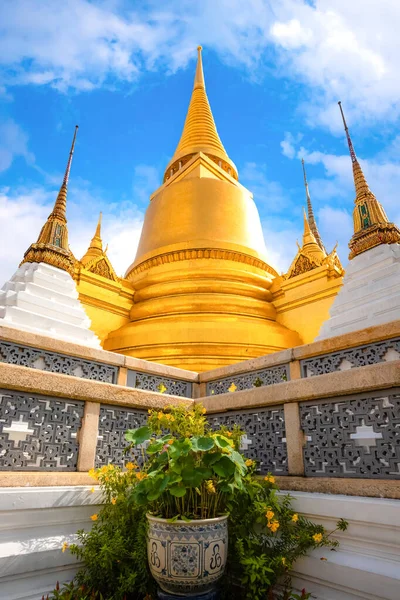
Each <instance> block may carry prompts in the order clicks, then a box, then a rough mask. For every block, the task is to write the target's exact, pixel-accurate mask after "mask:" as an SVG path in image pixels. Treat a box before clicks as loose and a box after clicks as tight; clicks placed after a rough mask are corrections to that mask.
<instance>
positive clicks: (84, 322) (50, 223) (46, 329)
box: [0, 126, 100, 348]
mask: <svg viewBox="0 0 400 600" xmlns="http://www.w3.org/2000/svg"><path fill="white" fill-rule="evenodd" d="M77 130H78V126H76V127H75V132H74V137H73V140H72V145H71V150H70V153H69V158H68V163H67V168H66V170H65V175H64V179H63V182H62V185H61V188H60V191H59V192H58V195H57V199H56V202H55V204H54V208H53V210H52V212H51V213H50V215H49V217H48V219H47V221H46V223H45V224H44V225H43V227H42V229H41V231H40V234H39V237H38V240H37V242H35V243H33V244H31V245H30V246H29V248H28V250H27V251H26V252H25V254H24V258H23V260H22V262H21V264H20V266H19V269H18V270H17V271H16V273H15V274H14V275H13V276H12V278H11V279H10V280H9V281H7V282H6V283H5V284H4V286H3V288H2V289H1V290H0V324H1V325H4V326H8V327H14V328H16V329H22V330H24V331H30V332H33V333H40V334H43V335H49V336H52V337H54V338H58V339H61V340H64V341H68V342H73V343H76V344H83V345H86V346H92V347H95V348H100V342H99V340H98V338H97V336H96V335H95V334H94V333H93V331H91V330H90V326H91V322H90V319H89V318H88V317H87V315H86V313H85V311H84V309H83V307H82V305H81V304H80V302H79V299H78V292H77V290H76V287H75V282H74V280H73V278H72V276H73V275H74V271H75V264H76V260H75V258H74V256H73V254H72V252H71V251H70V249H69V246H68V229H67V217H66V208H67V189H68V180H69V174H70V170H71V163H72V156H73V153H74V148H75V140H76V132H77Z"/></svg>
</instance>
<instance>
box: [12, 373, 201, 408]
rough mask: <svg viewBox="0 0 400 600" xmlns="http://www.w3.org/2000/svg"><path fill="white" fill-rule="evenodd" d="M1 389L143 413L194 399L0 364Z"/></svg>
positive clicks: (186, 402)
mask: <svg viewBox="0 0 400 600" xmlns="http://www.w3.org/2000/svg"><path fill="white" fill-rule="evenodd" d="M0 388H5V389H8V390H15V391H17V392H28V393H32V394H40V395H45V396H52V397H56V398H71V399H75V400H83V401H88V402H97V403H102V404H113V405H117V406H125V407H130V408H138V409H143V410H147V409H149V408H160V409H162V408H164V407H166V406H168V405H170V404H174V405H184V406H190V405H191V404H193V400H192V399H190V398H181V397H178V396H171V395H168V394H161V393H159V392H151V391H149V390H141V389H138V388H129V387H125V386H121V385H116V384H113V383H105V382H102V381H93V380H90V379H83V378H80V377H71V376H70V375H64V374H60V373H49V372H48V371H39V370H38V369H31V368H29V367H22V366H18V365H10V364H7V363H1V362H0Z"/></svg>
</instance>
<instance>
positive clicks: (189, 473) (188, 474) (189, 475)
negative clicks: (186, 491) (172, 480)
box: [182, 467, 212, 487]
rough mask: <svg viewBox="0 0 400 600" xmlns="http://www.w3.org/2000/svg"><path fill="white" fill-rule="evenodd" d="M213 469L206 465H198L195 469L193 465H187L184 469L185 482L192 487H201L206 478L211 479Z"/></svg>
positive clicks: (183, 477)
mask: <svg viewBox="0 0 400 600" xmlns="http://www.w3.org/2000/svg"><path fill="white" fill-rule="evenodd" d="M211 476H212V471H211V470H210V469H206V468H205V467H197V468H196V469H193V468H191V467H185V468H184V469H183V470H182V480H183V483H184V484H185V485H187V486H190V487H200V485H201V483H202V481H204V479H210V477H211Z"/></svg>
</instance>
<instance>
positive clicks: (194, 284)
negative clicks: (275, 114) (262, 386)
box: [104, 47, 300, 371]
mask: <svg viewBox="0 0 400 600" xmlns="http://www.w3.org/2000/svg"><path fill="white" fill-rule="evenodd" d="M276 275H277V273H276V271H275V270H274V269H273V268H272V267H271V266H270V265H269V264H268V262H267V258H266V250H265V244H264V238H263V233H262V228H261V222H260V217H259V215H258V211H257V208H256V206H255V204H254V201H253V197H252V194H251V193H250V192H249V191H248V190H247V189H246V188H244V187H243V186H242V185H241V184H240V183H239V182H238V173H237V169H236V167H235V165H234V163H233V162H232V160H231V159H230V158H229V156H228V154H227V152H226V150H225V148H224V146H223V144H222V142H221V139H220V137H219V135H218V132H217V129H216V126H215V122H214V118H213V115H212V112H211V108H210V104H209V102H208V98H207V94H206V89H205V83H204V75H203V66H202V57H201V48H200V47H199V48H198V59H197V67H196V74H195V80H194V86H193V91H192V95H191V99H190V103H189V109H188V112H187V116H186V120H185V123H184V126H183V132H182V135H181V138H180V141H179V143H178V146H177V148H176V150H175V153H174V155H173V157H172V159H171V161H170V162H169V164H168V166H167V168H166V171H165V176H164V183H163V185H162V186H161V187H160V188H159V189H158V190H156V191H155V192H154V194H153V195H152V196H151V197H150V204H149V207H148V209H147V212H146V216H145V220H144V224H143V229H142V234H141V238H140V242H139V246H138V250H137V254H136V258H135V260H134V262H133V263H132V265H131V266H130V267H129V269H128V270H127V272H126V275H125V277H126V278H127V279H128V281H130V282H131V283H132V285H133V287H134V289H135V296H134V304H133V307H132V309H131V313H130V323H129V324H127V325H125V326H123V327H121V328H120V329H118V330H116V331H113V332H112V333H110V334H109V336H108V338H107V339H106V341H105V343H104V348H105V349H107V350H114V351H117V352H122V353H123V354H127V355H131V356H136V357H137V358H144V359H147V360H153V361H156V362H161V363H165V364H170V365H175V366H179V367H183V368H187V369H193V370H196V371H205V370H207V369H210V368H215V367H220V366H224V365H227V364H230V363H235V362H238V361H241V360H244V359H246V358H252V357H255V356H260V355H262V354H268V353H270V352H275V351H276V350H281V349H283V348H289V347H292V346H294V345H297V344H299V343H300V338H299V336H298V335H297V334H296V333H295V332H293V331H290V330H289V329H287V328H286V327H284V326H282V325H280V324H279V323H277V322H276V320H275V314H276V311H275V308H274V306H273V304H272V302H271V293H270V286H271V283H272V280H273V279H274V277H275V276H276Z"/></svg>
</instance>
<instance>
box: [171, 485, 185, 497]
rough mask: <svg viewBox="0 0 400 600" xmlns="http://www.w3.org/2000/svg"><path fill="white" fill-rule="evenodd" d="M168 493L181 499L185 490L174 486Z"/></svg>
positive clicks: (182, 487)
mask: <svg viewBox="0 0 400 600" xmlns="http://www.w3.org/2000/svg"><path fill="white" fill-rule="evenodd" d="M169 493H170V494H171V495H172V496H175V497H176V498H182V496H184V495H185V494H186V488H185V487H184V486H180V485H174V486H173V487H170V488H169Z"/></svg>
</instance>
